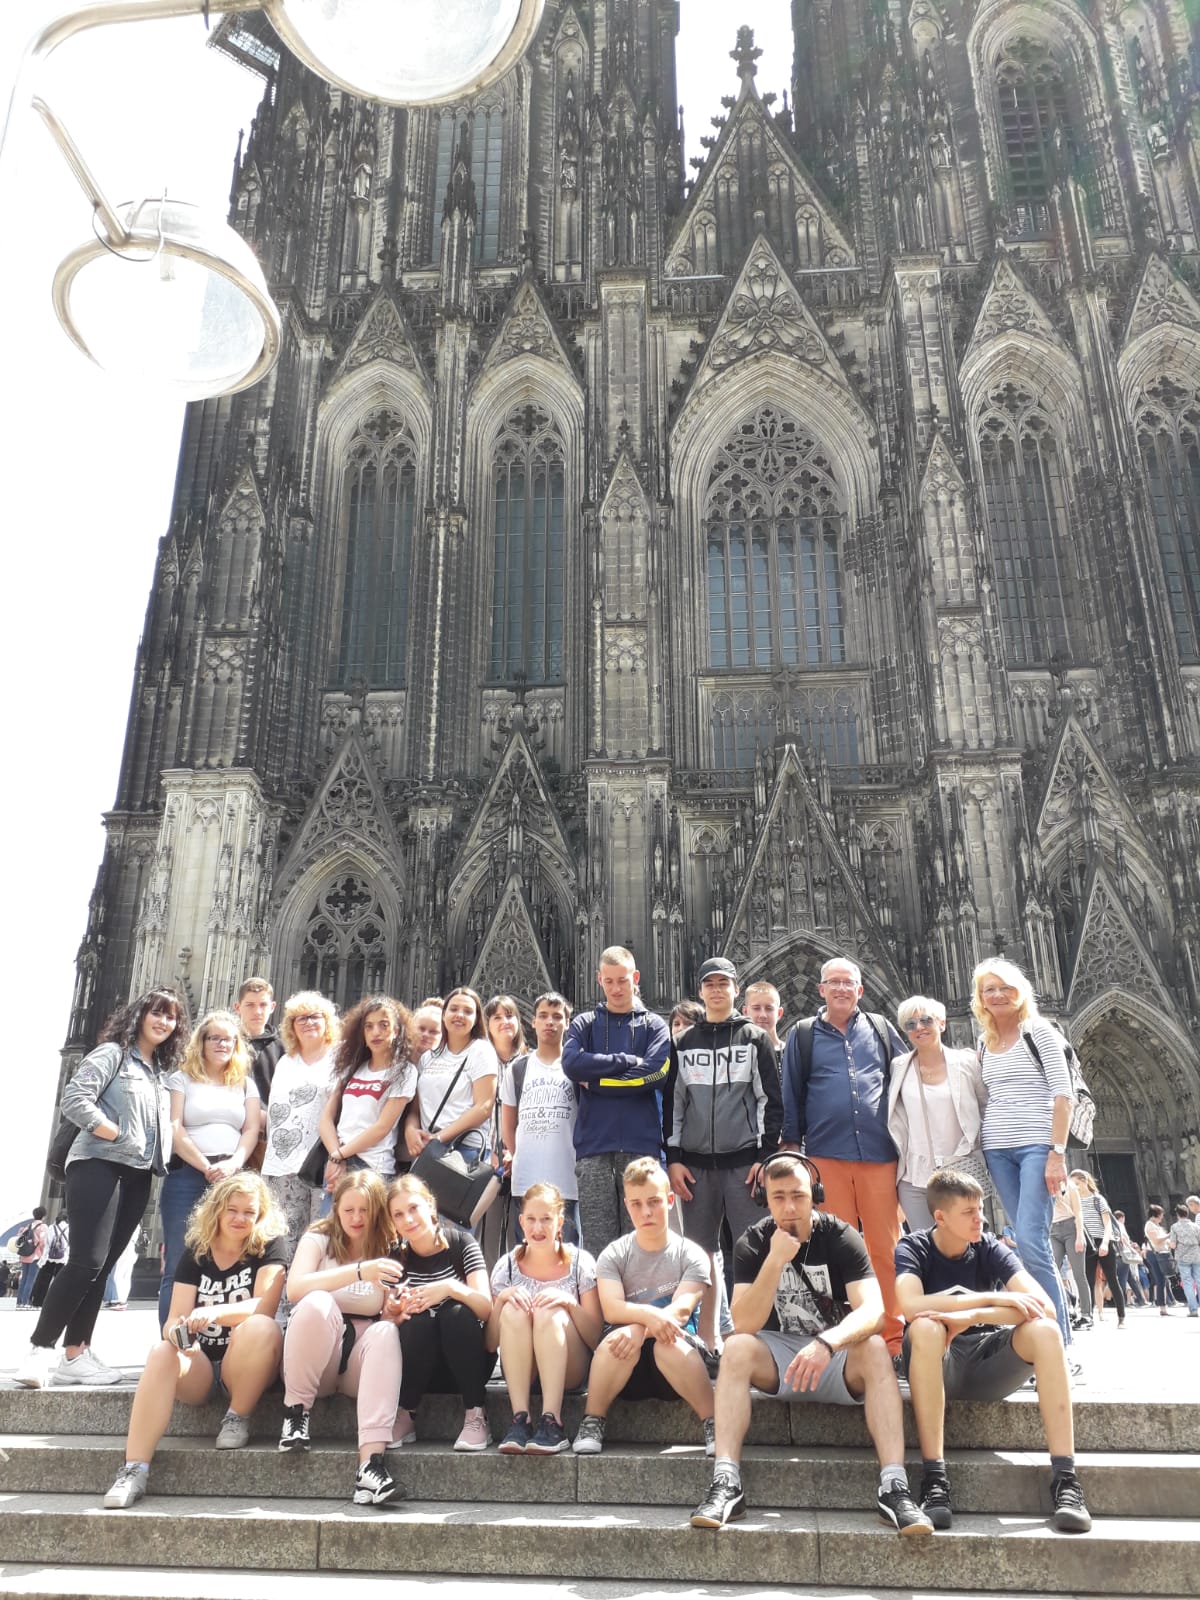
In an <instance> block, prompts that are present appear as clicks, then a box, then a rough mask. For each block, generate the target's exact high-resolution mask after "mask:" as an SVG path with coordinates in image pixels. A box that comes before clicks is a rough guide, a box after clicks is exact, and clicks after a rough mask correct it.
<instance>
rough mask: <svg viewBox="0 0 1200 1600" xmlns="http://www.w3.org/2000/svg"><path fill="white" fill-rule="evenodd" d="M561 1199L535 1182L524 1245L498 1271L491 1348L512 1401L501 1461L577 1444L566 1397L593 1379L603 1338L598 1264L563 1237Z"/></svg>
mask: <svg viewBox="0 0 1200 1600" xmlns="http://www.w3.org/2000/svg"><path fill="white" fill-rule="evenodd" d="M563 1214H564V1213H563V1197H562V1195H561V1194H559V1192H558V1190H557V1189H556V1188H555V1186H554V1184H552V1183H531V1184H530V1185H529V1187H528V1189H527V1190H526V1191H525V1195H524V1197H523V1199H522V1201H521V1229H522V1239H523V1242H522V1243H521V1244H519V1245H517V1247H516V1249H515V1250H510V1251H509V1253H508V1255H506V1256H505V1257H504V1258H503V1260H501V1261H497V1263H496V1265H495V1267H494V1268H493V1269H492V1311H491V1315H490V1316H489V1318H488V1325H487V1334H486V1340H487V1347H488V1349H489V1350H499V1352H500V1364H501V1366H502V1368H503V1369H504V1382H505V1386H506V1387H507V1389H508V1397H509V1400H510V1401H511V1402H512V1411H513V1419H512V1427H511V1428H509V1430H508V1432H507V1433H506V1434H505V1436H504V1438H503V1439H502V1440H501V1441H500V1450H501V1453H502V1454H503V1455H532V1456H548V1455H557V1454H559V1452H560V1451H563V1450H569V1449H570V1448H571V1441H570V1440H569V1439H568V1438H567V1435H566V1431H565V1430H564V1428H563V1420H562V1401H563V1394H564V1392H565V1391H566V1390H567V1389H568V1388H570V1389H575V1388H578V1386H579V1385H580V1384H581V1383H582V1382H583V1380H584V1379H585V1378H586V1377H587V1372H588V1366H589V1364H590V1362H591V1359H592V1351H593V1350H594V1349H595V1348H596V1341H597V1340H598V1339H599V1337H600V1321H601V1319H600V1296H599V1294H598V1292H597V1289H596V1263H595V1262H594V1261H593V1260H592V1258H591V1256H590V1255H588V1253H587V1251H586V1250H580V1249H579V1248H578V1247H576V1246H574V1245H569V1244H567V1243H566V1242H565V1240H564V1237H563ZM535 1376H536V1378H537V1380H538V1386H539V1388H540V1389H541V1391H542V1414H541V1418H540V1420H539V1421H538V1425H537V1428H536V1429H535V1428H534V1426H533V1421H532V1411H531V1402H530V1394H531V1392H532V1388H533V1380H534V1377H535Z"/></svg>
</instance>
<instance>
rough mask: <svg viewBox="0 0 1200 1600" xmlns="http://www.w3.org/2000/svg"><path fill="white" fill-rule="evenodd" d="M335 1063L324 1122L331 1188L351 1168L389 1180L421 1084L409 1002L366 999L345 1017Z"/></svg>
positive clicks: (383, 997) (327, 1179) (322, 1130)
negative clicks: (399, 1132) (403, 1119)
mask: <svg viewBox="0 0 1200 1600" xmlns="http://www.w3.org/2000/svg"><path fill="white" fill-rule="evenodd" d="M333 1064H334V1071H335V1073H336V1074H337V1077H336V1081H335V1083H334V1088H333V1093H332V1094H331V1095H330V1096H329V1099H328V1100H327V1101H326V1102H325V1109H324V1111H322V1113H321V1122H320V1128H319V1132H320V1135H321V1139H322V1141H323V1142H324V1145H325V1148H326V1150H328V1152H329V1160H328V1162H327V1164H326V1167H325V1188H326V1189H327V1190H328V1191H329V1192H330V1193H331V1194H332V1193H333V1190H334V1188H335V1187H336V1185H337V1183H338V1180H339V1179H341V1178H343V1177H345V1175H346V1172H347V1170H350V1171H354V1170H356V1169H361V1168H362V1167H370V1168H372V1169H373V1170H374V1171H375V1172H377V1173H378V1174H379V1176H380V1177H381V1178H383V1179H384V1181H385V1182H386V1181H387V1180H388V1179H389V1178H392V1177H394V1176H395V1173H396V1132H397V1128H398V1126H399V1122H400V1119H401V1117H402V1116H403V1115H404V1113H405V1111H406V1110H407V1109H408V1104H409V1101H410V1100H411V1099H412V1097H413V1095H414V1093H415V1092H416V1087H417V1069H416V1066H415V1064H414V1057H413V1042H412V1018H411V1017H410V1015H409V1013H408V1010H407V1008H406V1007H405V1006H402V1005H401V1004H400V1002H399V1001H398V1000H393V999H392V998H391V996H390V995H386V994H372V995H368V996H367V997H366V999H364V1000H360V1001H359V1003H358V1004H357V1005H356V1006H355V1007H354V1009H353V1010H352V1011H350V1012H348V1013H347V1015H346V1016H345V1017H344V1018H343V1020H342V1042H341V1044H340V1045H338V1048H337V1054H336V1055H335V1056H334V1058H333Z"/></svg>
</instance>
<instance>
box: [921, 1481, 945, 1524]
mask: <svg viewBox="0 0 1200 1600" xmlns="http://www.w3.org/2000/svg"><path fill="white" fill-rule="evenodd" d="M921 1510H922V1511H923V1512H924V1513H925V1515H926V1516H927V1517H928V1518H929V1520H930V1522H932V1523H933V1525H934V1527H935V1528H948V1527H949V1526H950V1523H951V1520H952V1514H951V1510H950V1482H949V1479H947V1478H945V1477H943V1476H942V1474H941V1473H940V1472H927V1473H925V1474H924V1476H923V1477H922V1479H921Z"/></svg>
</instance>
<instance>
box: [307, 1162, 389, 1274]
mask: <svg viewBox="0 0 1200 1600" xmlns="http://www.w3.org/2000/svg"><path fill="white" fill-rule="evenodd" d="M352 1189H361V1190H362V1192H363V1193H364V1194H365V1195H366V1197H367V1199H368V1201H369V1202H370V1206H371V1213H370V1215H369V1216H368V1218H367V1231H366V1235H365V1237H364V1238H363V1246H362V1259H363V1260H364V1261H374V1260H376V1259H377V1258H378V1257H379V1256H385V1255H387V1253H388V1251H389V1250H390V1249H391V1248H392V1246H393V1245H394V1244H395V1242H396V1235H395V1232H394V1231H393V1228H392V1223H391V1219H390V1217H389V1216H388V1209H387V1192H386V1190H385V1189H384V1187H383V1179H382V1178H381V1177H380V1176H379V1174H378V1173H377V1172H376V1171H375V1169H374V1168H373V1167H359V1168H357V1169H356V1170H355V1171H354V1172H347V1173H345V1174H344V1175H343V1176H342V1177H341V1178H339V1179H338V1181H337V1184H336V1185H335V1187H334V1191H333V1210H332V1211H331V1212H330V1213H329V1215H328V1216H327V1217H322V1218H321V1220H320V1222H314V1223H313V1225H312V1227H311V1228H309V1230H308V1231H309V1233H316V1234H320V1235H321V1237H322V1238H325V1239H328V1240H329V1254H330V1255H331V1256H332V1257H333V1259H334V1260H335V1261H336V1262H337V1263H338V1264H339V1265H341V1264H342V1263H343V1262H346V1261H349V1260H350V1259H351V1249H350V1241H349V1239H348V1238H347V1237H346V1231H345V1229H344V1228H343V1227H342V1222H341V1218H340V1217H339V1216H338V1203H339V1201H340V1200H341V1198H342V1196H343V1195H345V1194H349V1193H350V1191H351V1190H352Z"/></svg>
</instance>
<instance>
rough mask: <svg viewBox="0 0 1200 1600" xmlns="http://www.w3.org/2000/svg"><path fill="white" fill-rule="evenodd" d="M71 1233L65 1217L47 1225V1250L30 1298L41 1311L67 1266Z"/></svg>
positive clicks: (60, 1217)
mask: <svg viewBox="0 0 1200 1600" xmlns="http://www.w3.org/2000/svg"><path fill="white" fill-rule="evenodd" d="M70 1233H71V1230H70V1226H69V1224H68V1222H67V1219H66V1217H65V1216H59V1217H58V1218H56V1219H55V1221H54V1222H48V1223H47V1224H46V1248H45V1250H44V1251H43V1259H42V1261H41V1264H40V1265H39V1267H38V1275H37V1277H36V1278H35V1279H34V1284H33V1294H32V1295H31V1297H30V1303H31V1304H32V1305H35V1306H36V1307H37V1308H38V1310H39V1311H40V1310H41V1308H42V1306H43V1305H44V1304H45V1302H46V1291H47V1290H48V1289H49V1287H50V1285H51V1284H52V1283H53V1282H54V1280H55V1278H57V1277H58V1275H59V1273H60V1272H61V1271H62V1269H63V1267H64V1266H66V1263H67V1248H68V1245H69V1242H70Z"/></svg>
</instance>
